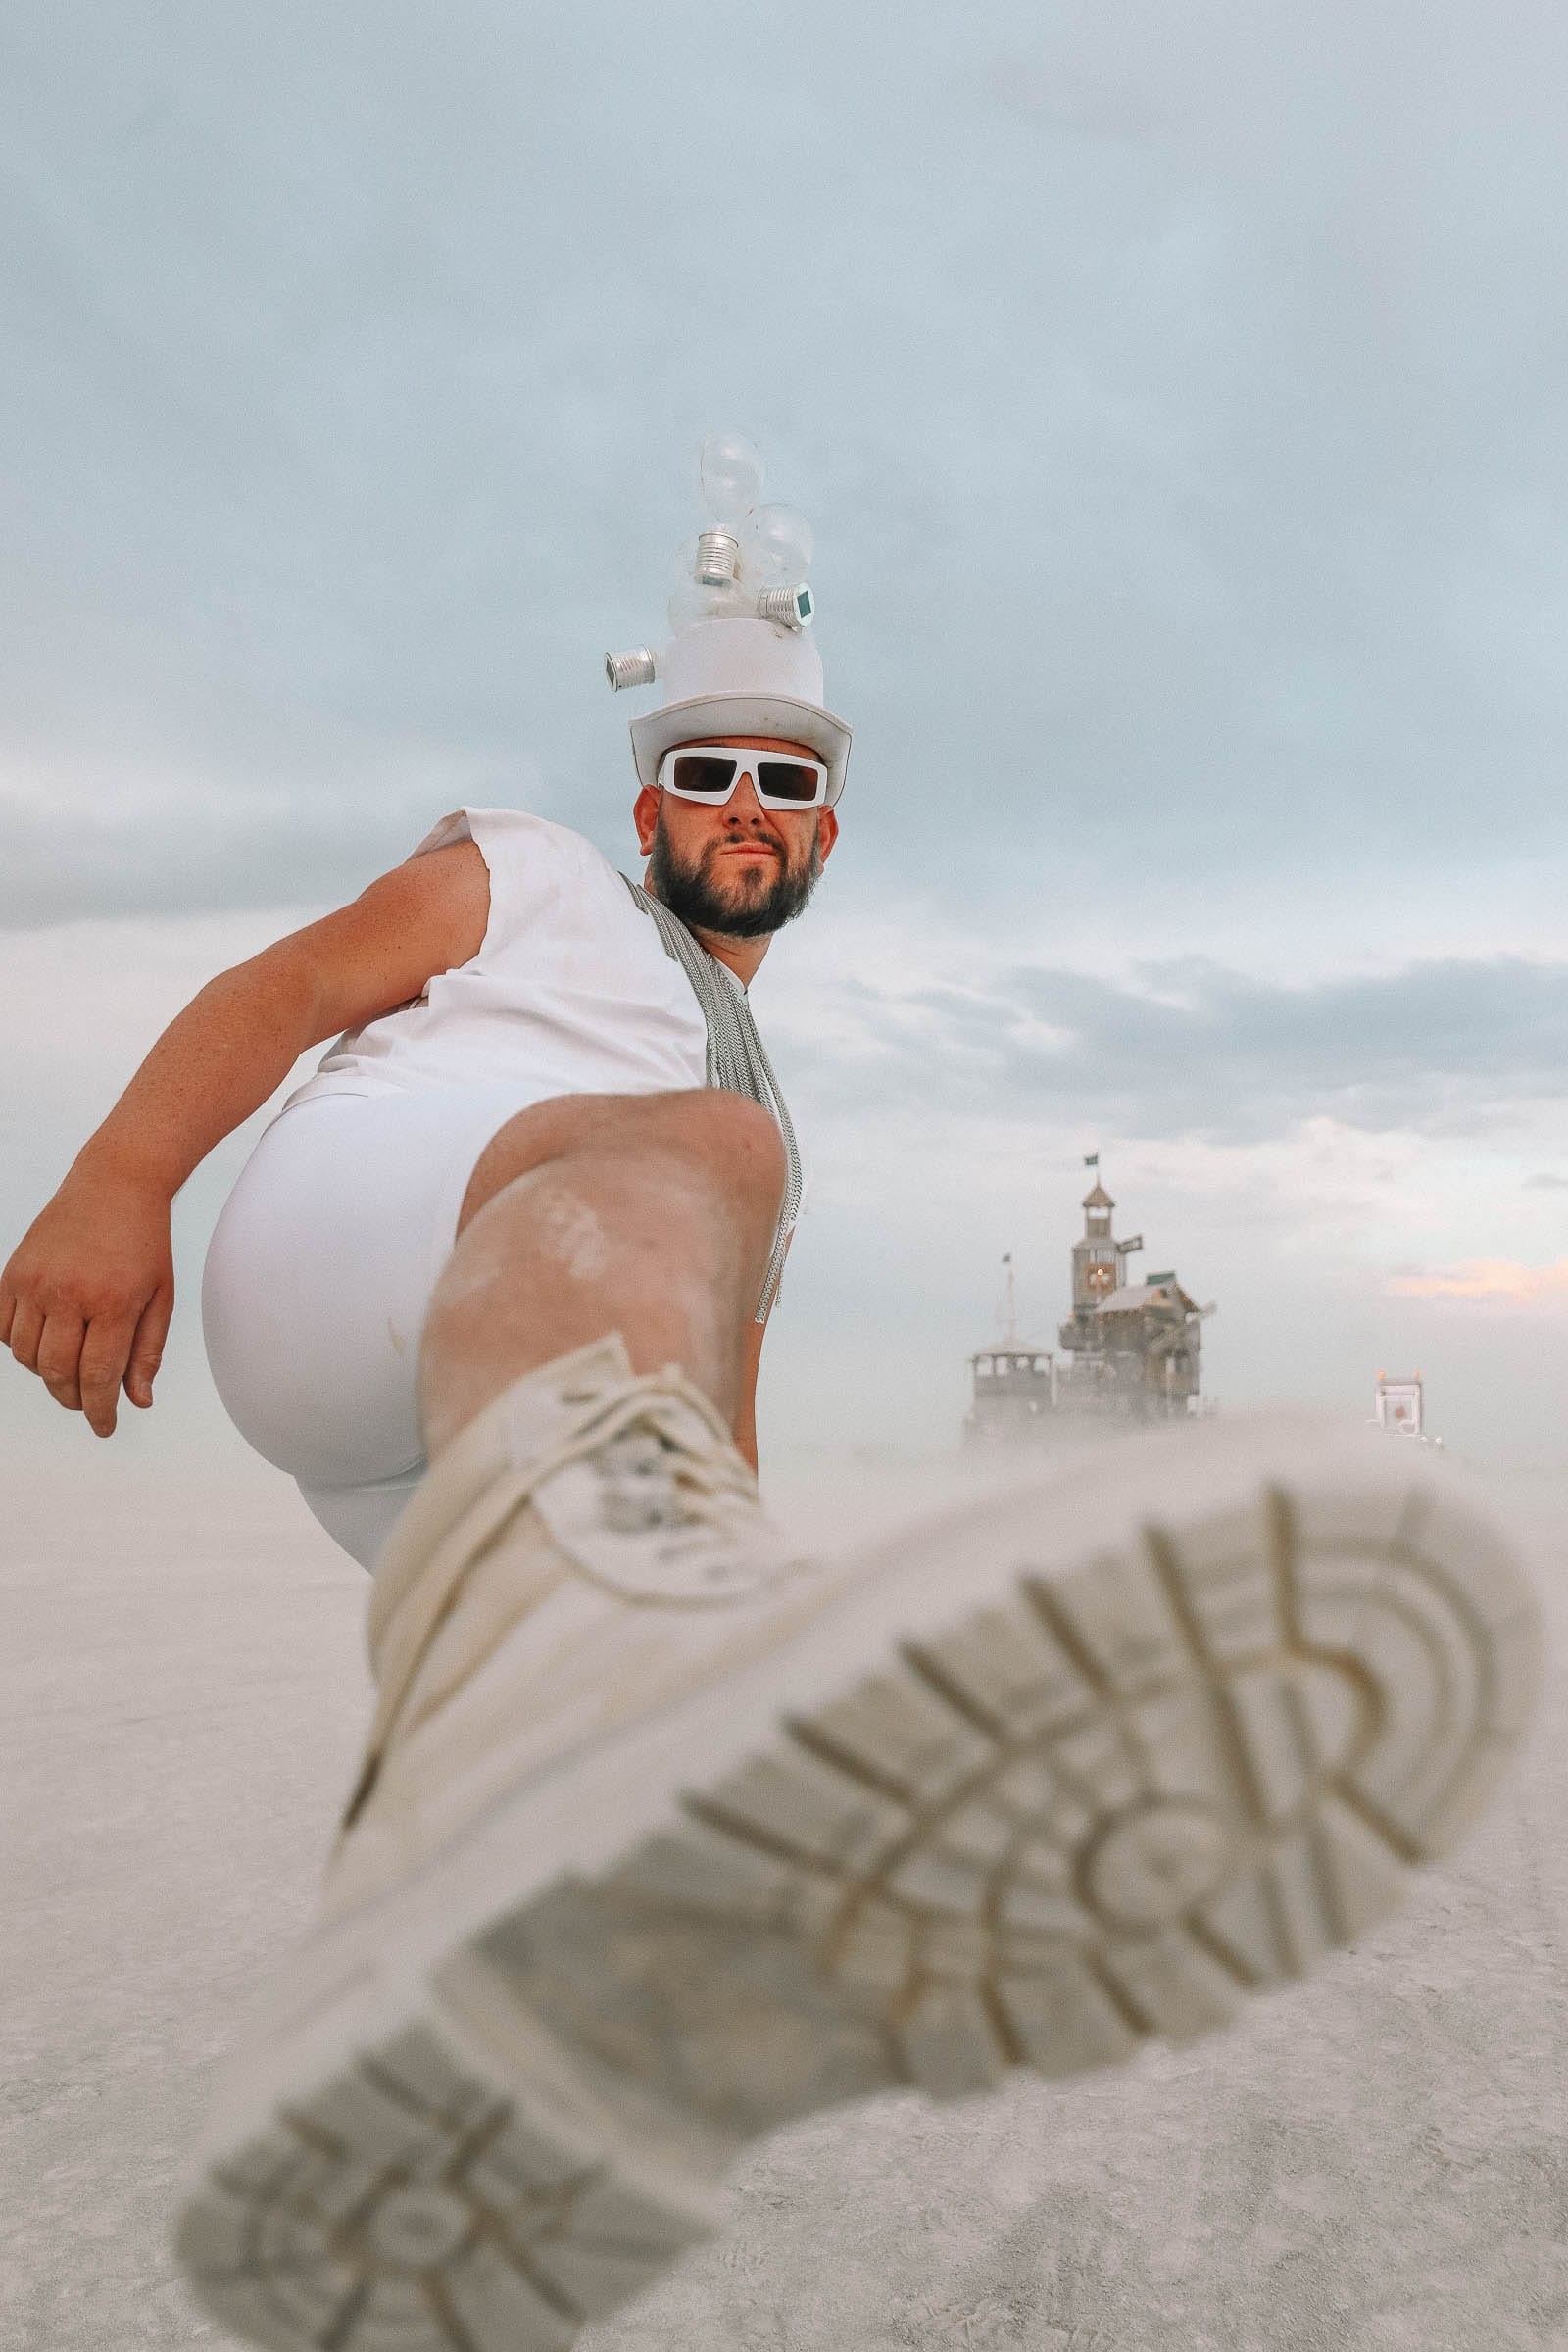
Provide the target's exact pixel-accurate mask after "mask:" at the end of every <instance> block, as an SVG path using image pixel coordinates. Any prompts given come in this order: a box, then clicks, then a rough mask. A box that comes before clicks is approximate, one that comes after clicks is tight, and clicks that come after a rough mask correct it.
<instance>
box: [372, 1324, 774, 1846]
mask: <svg viewBox="0 0 1568 2352" xmlns="http://www.w3.org/2000/svg"><path fill="white" fill-rule="evenodd" d="M506 1401H507V1400H506V1397H504V1396H503V1397H499V1398H498V1399H497V1400H496V1403H495V1404H493V1405H491V1406H490V1407H488V1408H487V1417H488V1416H494V1417H495V1418H496V1419H497V1420H498V1421H499V1422H500V1423H501V1426H502V1427H503V1428H505V1426H506V1423H505V1407H506ZM577 1401H578V1399H576V1398H575V1397H572V1396H571V1394H570V1392H569V1391H568V1392H566V1393H565V1394H564V1397H563V1402H564V1403H567V1404H571V1403H575V1402H577ZM580 1401H581V1406H582V1408H583V1409H582V1418H581V1419H580V1420H579V1421H578V1422H577V1423H576V1425H575V1427H572V1428H570V1429H569V1430H568V1431H567V1433H566V1434H564V1436H562V1437H561V1438H559V1439H558V1441H557V1442H556V1444H554V1445H553V1446H547V1447H546V1448H545V1450H544V1451H542V1452H540V1453H537V1454H535V1455H533V1456H532V1457H530V1458H529V1459H527V1460H526V1461H521V1462H519V1461H517V1460H516V1459H515V1458H510V1459H509V1462H508V1466H507V1467H505V1468H502V1469H499V1470H498V1472H497V1475H496V1477H495V1479H494V1481H493V1482H492V1483H491V1484H490V1485H489V1487H488V1489H487V1491H486V1493H485V1494H484V1495H482V1496H481V1497H480V1499H479V1501H478V1502H477V1503H476V1504H475V1505H474V1506H473V1508H472V1509H471V1510H469V1511H468V1512H466V1514H465V1516H464V1518H463V1520H462V1521H460V1523H459V1525H458V1527H457V1528H456V1529H454V1530H453V1531H451V1535H452V1539H453V1540H450V1541H449V1542H447V1543H446V1544H441V1545H439V1546H438V1549H437V1552H436V1556H435V1557H434V1558H433V1559H432V1560H431V1562H430V1567H429V1573H428V1574H427V1575H426V1576H423V1577H421V1578H420V1579H419V1581H418V1583H417V1585H415V1586H414V1587H413V1588H412V1590H411V1591H410V1592H409V1593H408V1595H407V1597H406V1600H405V1603H404V1605H403V1607H402V1608H401V1609H400V1610H399V1611H398V1613H397V1614H396V1615H395V1616H394V1617H393V1618H392V1620H391V1622H390V1623H389V1624H387V1625H386V1626H385V1627H384V1629H383V1630H382V1633H381V1636H380V1639H379V1640H378V1641H377V1642H376V1643H375V1645H374V1659H373V1663H374V1666H375V1672H376V1683H377V1695H376V1706H375V1714H374V1717H373V1719H372V1721H371V1725H370V1731H369V1737H368V1742H367V1752H366V1758H365V1764H364V1767H363V1769H362V1771H361V1774H360V1778H359V1781H358V1783H357V1784H356V1787H355V1789H354V1791H353V1794H352V1796H351V1797H350V1799H349V1805H348V1810H347V1812H346V1814H345V1815H344V1819H343V1825H342V1826H343V1828H344V1830H347V1829H349V1828H350V1827H351V1826H352V1824H353V1823H354V1821H355V1820H356V1818H357V1817H358V1815H359V1813H360V1812H361V1810H362V1808H363V1807H364V1805H365V1802H366V1799H367V1798H368V1795H369V1793H370V1790H371V1789H372V1788H373V1787H374V1785H375V1782H376V1779H377V1777H378V1775H379V1773H380V1769H381V1764H382V1762H383V1760H384V1758H385V1756H386V1752H387V1750H388V1748H389V1747H390V1746H391V1743H392V1740H393V1736H394V1734H395V1732H396V1730H397V1726H398V1723H399V1720H400V1718H401V1716H402V1714H403V1710H404V1707H405V1705H406V1704H407V1701H408V1698H409V1694H410V1692H411V1691H412V1690H413V1689H414V1686H415V1683H416V1682H417V1679H418V1674H419V1669H420V1667H421V1666H422V1665H423V1663H424V1660H425V1658H426V1656H427V1655H428V1653H429V1650H430V1647H431V1644H432V1643H433V1642H434V1641H435V1638H436V1636H437V1635H438V1634H439V1633H440V1631H441V1629H442V1627H443V1626H444V1625H445V1624H446V1621H447V1619H448V1618H449V1617H450V1616H451V1614H452V1612H453V1610H454V1609H455V1608H456V1606H457V1604H458V1601H459V1599H460V1598H461V1597H462V1593H463V1589H464V1587H465V1585H466V1582H467V1580H468V1576H469V1574H470V1572H471V1571H472V1569H473V1567H474V1566H475V1564H476V1562H477V1561H478V1560H479V1559H480V1558H481V1556H482V1555H483V1554H484V1553H485V1552H486V1551H487V1550H488V1549H489V1547H490V1544H492V1543H493V1542H494V1541H495V1539H496V1537H497V1536H498V1535H499V1534H500V1532H501V1530H502V1529H503V1527H505V1525H506V1524H507V1522H508V1520H510V1519H511V1518H513V1517H514V1516H515V1513H516V1512H517V1511H518V1510H519V1509H520V1508H521V1506H522V1505H523V1504H524V1503H525V1502H526V1501H527V1500H528V1499H529V1497H530V1496H531V1495H533V1494H534V1492H535V1490H536V1489H537V1488H539V1487H541V1486H542V1485H543V1484H544V1482H545V1481H546V1480H547V1479H548V1478H551V1477H552V1476H554V1474H555V1473H556V1472H558V1471H560V1470H564V1468H566V1466H567V1465H568V1464H569V1463H572V1462H583V1463H585V1464H586V1465H588V1466H590V1467H594V1468H599V1469H601V1470H602V1472H603V1484H602V1488H601V1495H602V1503H601V1509H602V1511H603V1514H604V1517H605V1522H606V1524H607V1526H609V1527H610V1528H611V1529H612V1530H613V1532H614V1533H616V1534H635V1533H638V1532H640V1531H641V1530H643V1529H645V1528H650V1529H651V1528H656V1527H667V1528H668V1529H669V1530H670V1535H671V1541H670V1542H669V1543H668V1544H665V1545H662V1546H661V1556H662V1558H663V1559H665V1560H669V1559H671V1558H678V1557H679V1554H680V1552H681V1550H682V1549H683V1548H685V1547H686V1546H688V1545H693V1546H694V1547H700V1548H702V1549H704V1550H711V1545H712V1539H713V1537H714V1536H715V1535H718V1536H720V1537H725V1538H729V1539H732V1540H733V1539H735V1538H738V1537H740V1536H742V1535H743V1533H744V1530H745V1526H746V1523H747V1522H748V1521H752V1522H755V1521H756V1520H757V1519H758V1518H760V1512H761V1504H760V1497H759V1495H758V1489H757V1480H756V1478H755V1476H754V1475H753V1473H752V1471H751V1470H750V1469H749V1468H748V1466H747V1464H746V1463H745V1462H744V1461H743V1460H742V1458H741V1456H740V1455H739V1454H738V1453H737V1452H736V1450H735V1441H734V1439H733V1437H732V1436H731V1434H730V1432H729V1430H728V1429H727V1428H726V1426H725V1424H724V1423H723V1421H722V1420H721V1419H720V1418H719V1415H718V1413H717V1412H716V1411H715V1410H714V1407H713V1406H712V1404H711V1402H710V1400H709V1398H708V1397H705V1396H704V1395H703V1393H702V1391H701V1390H700V1389H698V1388H697V1387H695V1386H694V1385H693V1383H692V1382H691V1381H689V1380H688V1379H687V1378H686V1376H685V1374H684V1373H683V1372H682V1371H681V1369H680V1367H679V1366H678V1365H677V1364H666V1365H665V1367H664V1369H663V1370H662V1372H651V1373H644V1374H643V1375H641V1376H640V1377H637V1378H633V1379H631V1380H627V1381H624V1382H620V1383H617V1384H616V1386H615V1387H614V1388H613V1389H612V1390H611V1391H609V1392H608V1393H606V1392H604V1391H602V1390H601V1391H591V1392H589V1393H587V1394H585V1395H584V1396H583V1397H582V1398H581V1400H580ZM661 1408H662V1410H661ZM671 1408H674V1409H673V1410H672V1409H671ZM692 1414H695V1415H696V1417H697V1419H698V1420H699V1421H700V1422H701V1423H702V1424H703V1425H704V1426H705V1428H706V1429H707V1430H708V1431H709V1432H710V1433H711V1437H712V1438H713V1441H714V1443H713V1445H712V1446H711V1448H708V1447H705V1448H704V1449H703V1451H702V1453H701V1454H698V1453H694V1452H693V1451H692V1449H691V1446H690V1443H689V1440H687V1439H685V1438H683V1436H682V1434H681V1426H680V1425H681V1422H682V1420H686V1421H687V1425H688V1427H689V1416H690V1415H692ZM470 1426H471V1425H470ZM465 1440H466V1441H467V1442H468V1443H469V1444H471V1443H472V1440H471V1439H470V1438H468V1435H467V1433H466V1432H465V1433H463V1436H462V1437H460V1439H459V1440H458V1441H457V1442H458V1443H459V1444H462V1443H464V1442H465ZM509 1450H510V1449H509ZM439 1467H440V1465H439V1463H437V1464H436V1465H435V1468H434V1471H433V1472H432V1475H438V1474H439Z"/></svg>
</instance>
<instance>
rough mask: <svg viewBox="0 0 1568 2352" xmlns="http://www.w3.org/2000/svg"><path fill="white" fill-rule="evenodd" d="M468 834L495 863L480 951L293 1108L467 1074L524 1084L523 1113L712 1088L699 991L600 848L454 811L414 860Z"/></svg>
mask: <svg viewBox="0 0 1568 2352" xmlns="http://www.w3.org/2000/svg"><path fill="white" fill-rule="evenodd" d="M458 841H471V842H473V843H474V845H475V846H476V848H477V849H478V850H479V852H480V854H481V856H482V857H483V858H484V861H485V864H486V865H487V866H488V867H489V869H490V919H489V922H488V924H487V925H486V928H485V935H484V940H483V943H482V945H481V946H480V949H479V953H478V955H477V956H474V957H473V958H472V960H471V961H470V962H468V963H464V964H459V965H458V966H457V967H456V968H455V969H454V970H452V971H449V972H437V973H435V974H434V975H433V976H432V978H431V979H430V981H429V982H428V984H427V985H426V987H425V989H424V992H423V994H422V995H421V996H418V997H416V998H414V999H413V1000H412V1002H411V1003H409V1004H407V1005H398V1006H397V1007H396V1008H395V1009H394V1010H393V1011H391V1012H384V1013H382V1014H381V1015H380V1017H379V1018H378V1019H376V1020H373V1021H367V1022H366V1024H365V1026H364V1027H363V1028H361V1029H353V1030H350V1031H348V1032H347V1033H346V1034H345V1035H344V1036H342V1037H340V1038H339V1039H338V1041H337V1043H336V1044H335V1045H334V1046H332V1047H331V1048H330V1049H329V1051H328V1052H327V1053H326V1054H325V1055H324V1056H323V1057H322V1060H321V1062H320V1064H319V1068H318V1070H317V1073H316V1075H315V1077H313V1078H308V1079H307V1080H306V1082H305V1084H304V1085H303V1086H300V1087H297V1088H296V1089H295V1091H294V1092H293V1094H291V1095H290V1097H289V1099H288V1105H285V1107H288V1106H289V1105H292V1104H293V1103H305V1102H309V1101H310V1100H311V1099H312V1098H313V1097H314V1096H317V1095H331V1094H348V1095H384V1094H388V1093H397V1092H398V1091H400V1090H401V1089H404V1088H410V1087H446V1086H461V1085H464V1084H465V1083H466V1082H467V1081H469V1080H473V1079H481V1080H495V1079H504V1080H515V1081H516V1082H517V1087H518V1096H517V1107H518V1109H519V1110H520V1109H525V1108H527V1107H528V1105H529V1104H530V1103H543V1102H545V1101H547V1100H548V1099H549V1098H550V1097H551V1096H554V1095H598V1094H611V1095H642V1094H648V1095H651V1094H659V1093H663V1092H666V1091H670V1092H673V1091H675V1090H678V1089H680V1088H684V1087H698V1086H703V1085H705V1084H706V1083H707V1070H708V1025H707V1022H706V1020H705V1019H704V1016H703V1010H702V1007H701V1005H699V1004H698V1002H697V998H696V996H695V994H694V993H693V989H692V984H691V982H690V980H689V979H688V978H687V976H686V974H685V972H684V971H683V970H682V968H681V966H680V964H679V963H677V962H675V961H674V960H673V959H672V957H671V956H669V954H668V953H667V952H666V950H665V947H664V944H663V941H662V939H661V937H660V934H659V929H658V926H657V925H656V924H655V923H654V921H653V920H652V919H651V918H650V917H649V916H648V915H647V914H646V913H645V912H644V911H643V909H642V908H641V907H639V906H638V904H637V902H636V901H635V899H634V898H633V897H632V894H631V892H630V891H629V890H628V889H627V887H626V884H625V881H624V880H623V878H622V877H621V875H620V874H618V873H617V872H616V870H615V868H614V867H613V865H612V864H611V862H610V860H609V858H605V857H602V856H601V854H600V852H599V851H598V850H596V849H595V848H594V846H593V844H592V842H589V841H584V839H583V838H582V836H581V834H579V833H572V832H569V831H568V830H567V828H566V827H565V826H564V825H553V824H550V823H549V822H548V821H547V820H546V819H545V818H544V817H542V816H529V815H527V814H525V813H524V811H523V810H521V809H456V810H455V811H454V812H453V814H452V815H451V816H446V817H443V818H442V820H441V822H440V823H439V824H438V825H437V826H436V827H435V828H434V830H433V831H431V832H429V833H427V834H426V835H425V837H424V839H423V841H421V842H420V843H419V845H418V848H417V850H416V851H415V852H414V856H415V857H416V858H419V857H422V856H424V855H425V853H426V852H427V851H430V850H441V849H445V848H447V847H448V845H449V844H450V843H453V842H458ZM718 968H720V969H722V967H718ZM726 977H727V978H730V979H733V974H726ZM734 985H735V987H736V989H737V990H739V989H740V985H741V984H740V982H739V981H738V980H737V981H735V982H734Z"/></svg>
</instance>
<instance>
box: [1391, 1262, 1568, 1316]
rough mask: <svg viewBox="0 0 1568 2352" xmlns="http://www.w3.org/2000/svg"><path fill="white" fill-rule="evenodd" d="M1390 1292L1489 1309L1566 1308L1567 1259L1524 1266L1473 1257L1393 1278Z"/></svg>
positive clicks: (1567, 1284)
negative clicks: (1469, 1302) (1468, 1302)
mask: <svg viewBox="0 0 1568 2352" xmlns="http://www.w3.org/2000/svg"><path fill="white" fill-rule="evenodd" d="M1389 1289H1390V1290H1391V1291H1392V1292H1393V1293H1394V1295H1395V1296H1396V1297H1397V1298H1400V1299H1475V1300H1477V1301H1478V1302H1480V1303H1483V1304H1486V1305H1490V1306H1543V1305H1559V1304H1560V1305H1564V1306H1568V1257H1560V1258H1558V1259H1557V1261H1556V1263H1555V1264H1554V1265H1550V1266H1526V1265H1521V1264H1520V1262H1519V1260H1518V1259H1517V1258H1512V1257H1472V1258H1467V1259H1465V1260H1464V1262H1463V1263H1462V1264H1460V1265H1457V1266H1448V1267H1446V1268H1440V1269H1436V1270H1434V1271H1433V1272H1431V1273H1419V1274H1395V1275H1391V1277H1390V1279H1389Z"/></svg>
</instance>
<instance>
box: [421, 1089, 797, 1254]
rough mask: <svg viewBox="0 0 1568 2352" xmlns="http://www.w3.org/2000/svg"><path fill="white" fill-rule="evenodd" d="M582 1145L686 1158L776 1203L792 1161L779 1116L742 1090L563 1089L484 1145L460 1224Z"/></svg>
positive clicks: (621, 1153) (629, 1155)
mask: <svg viewBox="0 0 1568 2352" xmlns="http://www.w3.org/2000/svg"><path fill="white" fill-rule="evenodd" d="M580 1152H594V1153H604V1154H606V1155H608V1156H610V1157H613V1158H618V1159H621V1160H624V1161H625V1162H627V1163H634V1162H635V1161H636V1160H637V1159H639V1158H644V1157H646V1158H648V1159H651V1160H663V1161H664V1162H665V1164H666V1165H667V1163H668V1161H669V1159H670V1157H671V1156H673V1157H675V1158H677V1159H681V1160H684V1161H686V1162H687V1163H688V1164H690V1165H692V1166H693V1167H695V1168H696V1169H698V1170H700V1171H701V1172H702V1173H704V1174H705V1175H707V1176H709V1177H711V1178H713V1179H716V1180H717V1181H718V1182H719V1183H720V1184H722V1185H723V1187H724V1188H725V1189H726V1190H727V1191H731V1192H736V1193H740V1194H742V1195H744V1196H745V1197H747V1198H748V1199H751V1198H754V1197H755V1198H756V1199H758V1200H760V1201H771V1203H772V1204H773V1205H774V1206H775V1207H776V1205H777V1202H778V1200H779V1199H780V1197H781V1196H782V1193H783V1190H784V1181H785V1175H786V1162H785V1152H784V1143H783V1138H782V1137H781V1136H780V1134H779V1131H778V1126H777V1123H776V1121H775V1120H774V1119H773V1118H772V1116H771V1115H770V1113H769V1112H767V1111H765V1110H763V1109H762V1107H761V1105H760V1103H753V1102H752V1101H750V1100H749V1098H748V1097H746V1096H744V1095H732V1094H729V1093H727V1092H725V1091H724V1090H723V1089H721V1088H716V1087H692V1088H684V1089H682V1090H681V1091H680V1092H678V1093H671V1094H658V1095H564V1096H560V1097H558V1098H556V1099H555V1100H554V1101H552V1102H548V1103H534V1104H532V1105H531V1106H530V1107H529V1108H528V1109H527V1110H521V1111H518V1112H517V1113H516V1114H515V1117H513V1118H510V1119H509V1120H508V1121H507V1122H506V1124H505V1126H503V1127H501V1128H499V1129H498V1130H497V1132H496V1133H495V1134H494V1135H493V1136H492V1137H491V1139H490V1141H489V1143H488V1144H487V1145H486V1146H485V1149H484V1151H483V1152H482V1153H481V1154H480V1157H479V1159H478V1161H477V1163H476V1165H475V1167H474V1170H473V1173H472V1175H471V1176H470V1178H469V1180H468V1188H467V1192H466V1195H465V1198H464V1202H463V1213H462V1216H461V1217H460V1219H459V1231H460V1232H461V1231H462V1229H463V1227H464V1226H466V1224H468V1223H469V1222H470V1220H471V1219H472V1218H473V1217H475V1216H476V1215H477V1214H478V1212H479V1210H480V1209H481V1208H483V1207H484V1206H485V1205H486V1203H487V1202H488V1201H492V1200H493V1199H494V1198H495V1196H496V1195H497V1194H498V1193H500V1192H502V1191H504V1190H505V1188H506V1187H507V1186H508V1185H510V1184H512V1183H514V1182H515V1180H516V1179H517V1178H518V1177H520V1176H526V1175H530V1174H532V1173H533V1172H534V1171H535V1170H536V1169H540V1168H543V1167H545V1166H547V1165H548V1164H549V1163H550V1162H552V1161H559V1160H566V1159H569V1158H573V1157H575V1156H576V1155H577V1154H578V1153H580Z"/></svg>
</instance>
